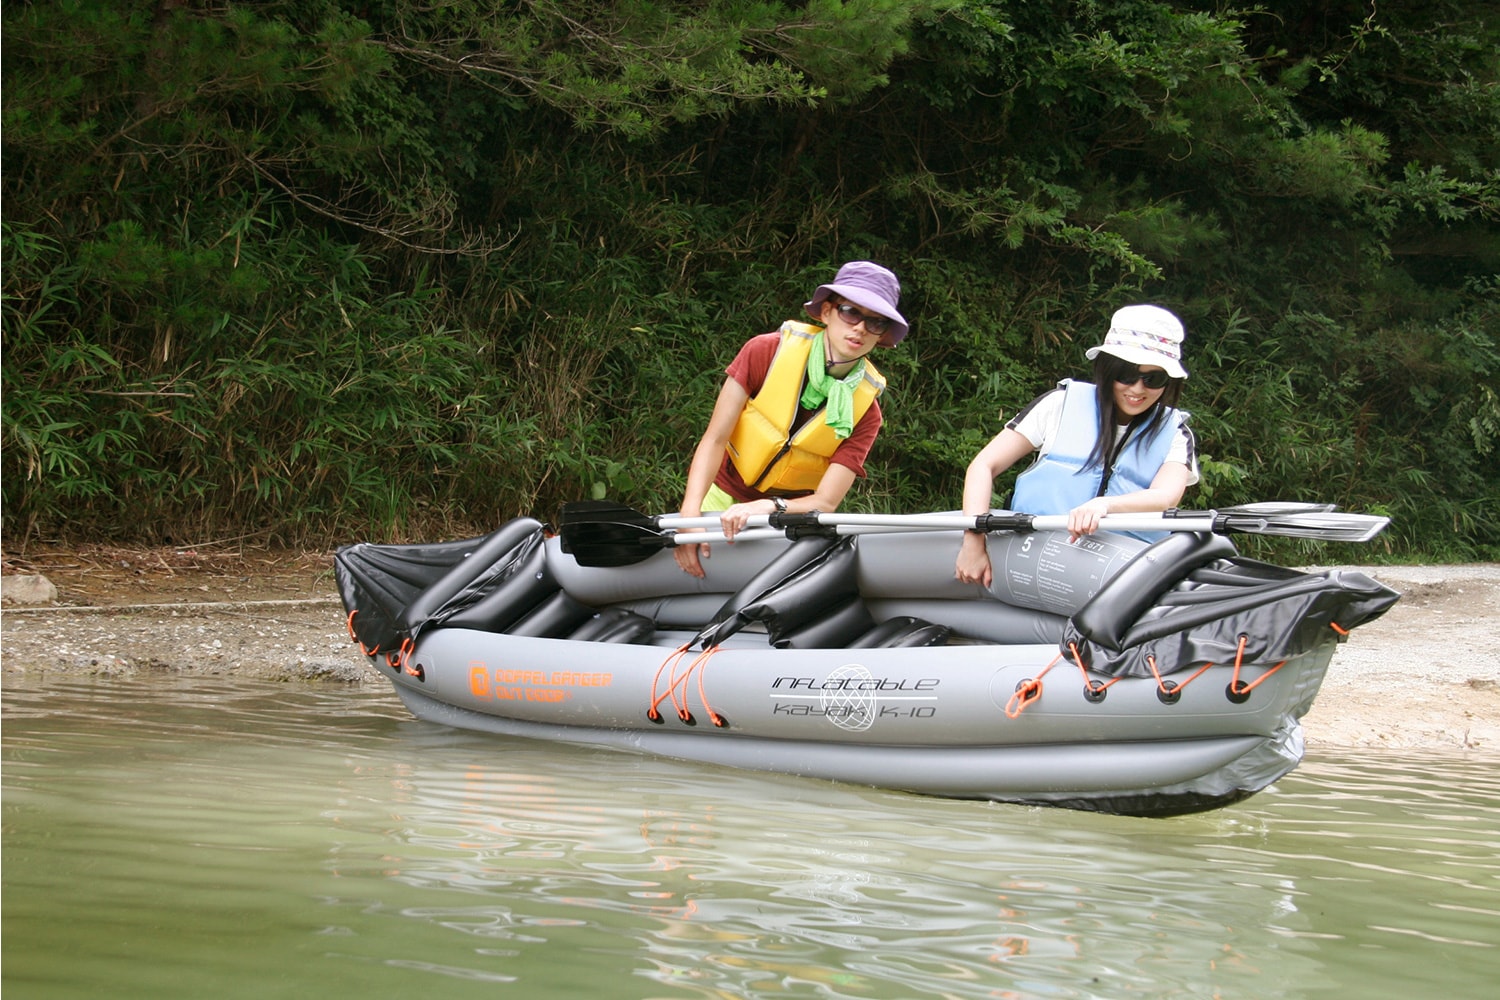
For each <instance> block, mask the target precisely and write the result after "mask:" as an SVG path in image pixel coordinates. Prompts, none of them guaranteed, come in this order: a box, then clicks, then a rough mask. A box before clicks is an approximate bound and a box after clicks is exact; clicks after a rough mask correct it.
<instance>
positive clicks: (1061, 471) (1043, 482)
mask: <svg viewBox="0 0 1500 1000" xmlns="http://www.w3.org/2000/svg"><path fill="white" fill-rule="evenodd" d="M1058 388H1060V389H1062V390H1063V407H1062V423H1061V425H1060V426H1059V427H1058V430H1057V437H1056V439H1055V440H1053V441H1052V442H1051V444H1049V445H1045V446H1044V447H1043V450H1042V451H1041V452H1040V453H1039V454H1038V455H1037V457H1036V460H1035V461H1034V462H1032V464H1031V466H1030V467H1029V468H1028V469H1027V470H1026V471H1025V472H1023V473H1021V475H1020V477H1019V478H1017V479H1016V492H1015V496H1014V497H1013V498H1012V500H1011V509H1012V510H1018V511H1024V512H1026V513H1028V514H1066V513H1067V512H1068V511H1070V510H1072V509H1073V508H1074V507H1077V506H1079V505H1080V504H1084V503H1087V502H1088V501H1090V500H1092V499H1094V498H1095V497H1097V496H1119V495H1121V494H1124V493H1134V492H1136V491H1137V490H1144V489H1148V488H1150V486H1151V481H1152V480H1153V479H1155V478H1156V474H1157V473H1158V472H1160V471H1161V467H1162V465H1163V464H1164V463H1165V462H1166V460H1167V453H1168V452H1169V451H1170V450H1171V448H1172V439H1173V437H1175V436H1176V434H1177V431H1178V428H1180V427H1181V426H1182V425H1183V424H1185V423H1186V422H1187V419H1188V414H1187V413H1186V411H1183V410H1175V409H1168V410H1167V412H1166V420H1164V421H1163V422H1162V423H1161V425H1160V426H1159V427H1157V429H1156V432H1155V433H1154V434H1148V435H1143V434H1140V433H1138V432H1136V431H1132V432H1131V437H1130V439H1129V440H1127V441H1126V442H1125V446H1124V447H1123V448H1121V449H1120V453H1119V454H1118V455H1116V456H1115V461H1114V466H1113V469H1112V471H1111V472H1110V477H1109V484H1108V486H1106V487H1105V488H1104V489H1103V490H1100V488H1099V484H1100V483H1101V482H1102V481H1103V479H1104V469H1103V467H1102V466H1099V465H1093V466H1090V465H1088V460H1089V455H1090V454H1091V453H1092V452H1093V450H1094V442H1095V440H1097V438H1098V434H1099V401H1098V398H1097V397H1096V396H1095V389H1094V384H1093V383H1092V382H1074V381H1073V380H1071V379H1064V380H1063V381H1061V382H1059V383H1058ZM1124 533H1125V534H1129V535H1132V536H1134V537H1136V538H1140V539H1144V540H1145V541H1148V542H1155V541H1159V540H1160V539H1162V538H1165V537H1166V536H1167V533H1166V532H1161V531H1142V532H1133V531H1132V532H1124Z"/></svg>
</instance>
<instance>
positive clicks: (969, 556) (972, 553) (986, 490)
mask: <svg viewBox="0 0 1500 1000" xmlns="http://www.w3.org/2000/svg"><path fill="white" fill-rule="evenodd" d="M1035 450H1036V446H1035V445H1033V444H1032V443H1031V441H1030V440H1028V439H1027V437H1026V435H1024V434H1021V433H1020V432H1018V431H1013V430H1011V429H1010V428H1006V429H1005V430H1003V431H1001V432H1000V433H999V434H996V435H995V436H994V437H993V438H992V439H990V443H989V444H987V445H985V446H984V447H983V448H981V449H979V454H977V455H975V456H974V459H973V461H971V462H970V463H969V468H968V470H967V471H965V473H964V513H965V514H971V515H975V516H978V515H980V514H988V513H989V511H990V501H991V500H993V499H994V495H995V477H996V476H998V475H1000V473H1002V472H1004V471H1005V470H1006V469H1009V468H1010V467H1011V466H1012V465H1015V464H1016V463H1017V462H1019V461H1020V460H1021V459H1023V458H1025V457H1026V456H1027V455H1029V454H1031V453H1032V452H1033V451H1035ZM953 575H954V576H955V577H957V578H958V579H960V580H962V581H963V582H964V583H978V584H983V585H984V586H986V587H988V586H989V585H990V582H991V581H992V580H993V579H994V571H993V569H992V568H991V566H990V554H989V549H988V548H987V547H986V545H985V535H984V533H983V532H981V531H965V532H964V540H963V542H962V544H960V545H959V548H958V561H957V562H956V563H955V564H954V567H953Z"/></svg>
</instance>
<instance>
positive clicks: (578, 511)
mask: <svg viewBox="0 0 1500 1000" xmlns="http://www.w3.org/2000/svg"><path fill="white" fill-rule="evenodd" d="M594 523H601V524H629V525H635V526H637V527H640V528H644V529H646V530H648V531H655V530H656V529H657V528H659V527H661V521H660V520H659V519H658V518H655V517H652V516H651V515H650V514H643V513H641V512H640V511H638V510H636V509H635V508H634V507H627V506H625V505H624V504H622V503H615V502H614V501H613V500H575V501H573V502H571V503H565V504H563V505H562V527H564V528H566V527H568V526H569V525H573V524H594Z"/></svg>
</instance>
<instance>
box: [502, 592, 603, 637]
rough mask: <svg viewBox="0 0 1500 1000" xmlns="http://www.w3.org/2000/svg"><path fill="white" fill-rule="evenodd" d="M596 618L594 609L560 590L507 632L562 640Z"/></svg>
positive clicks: (527, 613) (543, 600) (545, 599)
mask: <svg viewBox="0 0 1500 1000" xmlns="http://www.w3.org/2000/svg"><path fill="white" fill-rule="evenodd" d="M592 617H594V609H593V608H591V607H589V606H588V605H587V604H584V603H582V602H581V601H577V600H574V599H573V598H572V597H569V596H568V594H567V593H566V592H565V591H562V590H559V591H557V592H555V593H554V594H552V596H550V597H546V598H543V599H542V603H540V604H538V605H537V606H536V607H534V608H532V609H531V610H530V611H528V612H526V614H525V615H524V616H523V617H522V618H521V619H520V620H519V621H517V622H516V623H515V624H513V625H511V626H510V627H509V628H507V629H506V630H505V631H506V632H507V633H508V634H510V635H529V636H533V637H535V638H538V639H561V638H563V637H565V636H568V635H570V634H571V633H572V632H573V631H574V630H576V629H577V628H578V627H579V626H580V625H582V624H583V623H584V622H586V621H588V620H589V619H590V618H592Z"/></svg>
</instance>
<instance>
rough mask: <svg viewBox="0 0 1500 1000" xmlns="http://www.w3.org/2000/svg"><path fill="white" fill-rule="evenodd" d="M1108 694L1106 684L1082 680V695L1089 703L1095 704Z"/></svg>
mask: <svg viewBox="0 0 1500 1000" xmlns="http://www.w3.org/2000/svg"><path fill="white" fill-rule="evenodd" d="M1107 694H1109V685H1108V684H1099V683H1096V682H1094V681H1084V684H1083V697H1084V698H1085V700H1087V701H1088V703H1089V704H1090V705H1097V704H1099V703H1100V702H1101V701H1103V700H1104V696H1105V695H1107Z"/></svg>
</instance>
